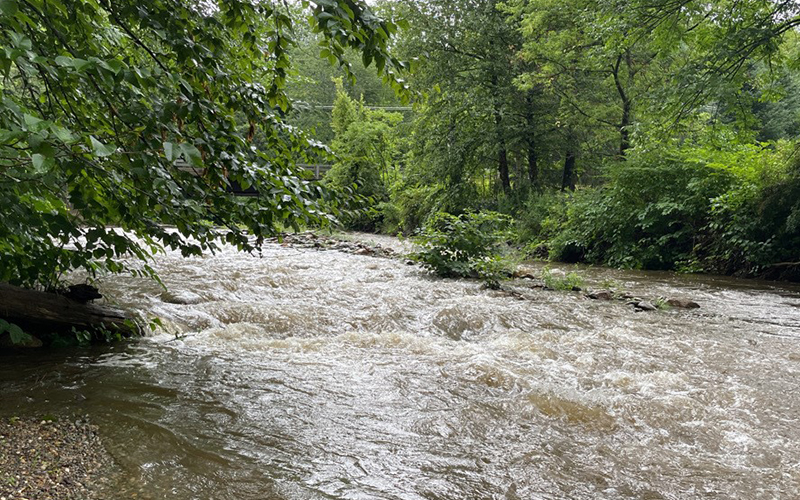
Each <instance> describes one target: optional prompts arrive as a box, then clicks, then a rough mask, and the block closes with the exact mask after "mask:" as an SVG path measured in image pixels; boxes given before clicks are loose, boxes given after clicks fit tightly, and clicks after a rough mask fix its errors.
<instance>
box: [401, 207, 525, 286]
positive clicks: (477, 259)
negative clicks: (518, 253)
mask: <svg viewBox="0 0 800 500" xmlns="http://www.w3.org/2000/svg"><path fill="white" fill-rule="evenodd" d="M511 222H512V221H511V218H510V217H508V216H507V215H503V214H499V213H496V212H477V213H474V212H470V213H465V214H461V215H459V216H455V215H451V214H448V213H444V212H440V213H437V214H436V215H435V216H433V217H432V218H431V219H430V220H429V221H428V222H427V223H426V224H425V226H424V228H423V230H422V231H421V232H420V233H419V235H418V236H417V237H416V238H415V239H414V241H415V243H417V244H418V245H419V246H420V247H421V249H420V250H419V251H418V252H416V253H414V254H413V258H414V259H415V260H417V261H419V262H421V263H422V264H423V265H424V266H425V267H427V268H428V269H431V270H432V271H434V272H436V274H438V275H439V276H442V277H447V278H455V277H473V278H480V279H482V280H484V281H486V282H487V283H488V284H489V285H490V286H495V287H496V286H498V284H499V281H500V280H501V279H503V278H505V277H507V276H508V275H509V272H508V265H507V264H506V261H505V259H504V258H503V256H502V252H501V250H500V247H501V245H502V244H503V243H504V242H505V241H506V240H507V239H508V238H509V237H511V230H510V227H511Z"/></svg>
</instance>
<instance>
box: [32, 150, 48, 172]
mask: <svg viewBox="0 0 800 500" xmlns="http://www.w3.org/2000/svg"><path fill="white" fill-rule="evenodd" d="M46 159H47V157H46V156H44V155H40V154H35V155H33V156H31V160H32V161H33V168H34V170H36V171H37V172H41V171H42V170H44V169H43V167H44V162H45V160H46Z"/></svg>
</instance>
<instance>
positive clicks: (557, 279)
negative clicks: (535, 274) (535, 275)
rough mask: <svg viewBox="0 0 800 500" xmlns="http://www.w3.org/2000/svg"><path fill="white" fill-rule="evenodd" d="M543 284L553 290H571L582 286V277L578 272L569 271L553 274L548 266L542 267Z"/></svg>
mask: <svg viewBox="0 0 800 500" xmlns="http://www.w3.org/2000/svg"><path fill="white" fill-rule="evenodd" d="M542 281H544V286H545V287H547V288H551V289H553V290H562V291H573V290H580V289H582V288H583V278H581V277H580V276H579V275H578V273H576V272H574V271H573V272H570V273H568V274H566V275H564V276H558V275H555V274H553V272H552V271H551V270H550V268H549V267H545V268H544V269H542Z"/></svg>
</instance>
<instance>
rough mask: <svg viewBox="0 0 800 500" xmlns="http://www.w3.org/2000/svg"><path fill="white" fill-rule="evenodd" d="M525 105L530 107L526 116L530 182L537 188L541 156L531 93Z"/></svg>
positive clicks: (526, 98)
mask: <svg viewBox="0 0 800 500" xmlns="http://www.w3.org/2000/svg"><path fill="white" fill-rule="evenodd" d="M525 103H526V104H527V105H528V109H527V112H526V114H525V120H526V121H527V122H528V123H527V125H528V134H527V138H528V141H527V142H528V180H529V181H530V183H531V186H532V187H536V186H537V185H538V183H539V156H538V155H537V154H536V138H535V135H534V130H535V128H534V125H535V124H534V119H535V117H534V113H533V96H532V95H531V92H528V95H527V96H526V97H525Z"/></svg>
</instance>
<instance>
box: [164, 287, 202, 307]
mask: <svg viewBox="0 0 800 500" xmlns="http://www.w3.org/2000/svg"><path fill="white" fill-rule="evenodd" d="M161 301H162V302H166V303H167V304H180V305H192V304H199V303H201V302H203V297H201V296H200V295H198V294H196V293H194V292H190V291H188V290H183V291H175V292H172V291H169V290H167V291H166V292H163V293H162V294H161Z"/></svg>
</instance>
